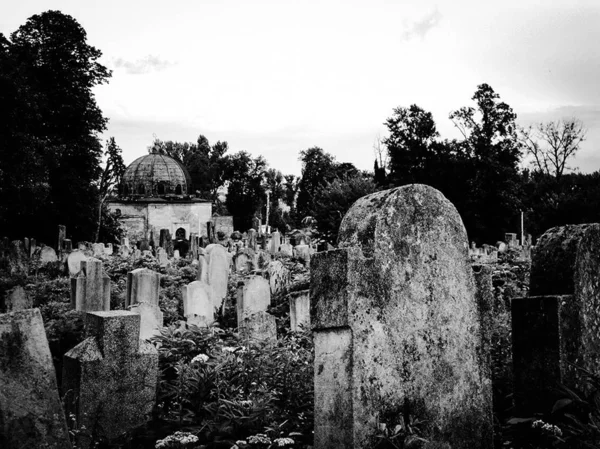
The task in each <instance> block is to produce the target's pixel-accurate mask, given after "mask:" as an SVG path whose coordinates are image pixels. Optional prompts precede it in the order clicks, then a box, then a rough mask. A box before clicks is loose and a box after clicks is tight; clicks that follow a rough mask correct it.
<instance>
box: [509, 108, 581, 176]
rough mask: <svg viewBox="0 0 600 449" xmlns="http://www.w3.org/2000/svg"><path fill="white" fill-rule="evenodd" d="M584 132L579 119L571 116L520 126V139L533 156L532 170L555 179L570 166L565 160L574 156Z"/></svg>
mask: <svg viewBox="0 0 600 449" xmlns="http://www.w3.org/2000/svg"><path fill="white" fill-rule="evenodd" d="M586 134H587V130H586V129H585V127H584V126H583V123H582V122H581V120H578V119H576V118H574V117H572V118H567V119H562V120H557V121H551V122H547V123H538V124H537V125H536V126H535V127H533V126H530V127H529V128H526V129H521V130H520V139H521V142H522V144H523V146H524V147H525V150H526V152H527V154H528V155H529V156H531V157H532V159H533V160H532V167H533V169H534V170H537V171H540V172H542V173H545V174H547V175H551V176H554V177H555V178H556V179H557V180H558V179H560V178H561V177H562V175H563V174H564V172H565V171H566V170H568V169H569V167H568V166H567V161H568V160H569V159H571V158H574V157H575V154H576V153H577V151H579V146H580V145H581V143H582V142H583V141H584V140H585V136H586Z"/></svg>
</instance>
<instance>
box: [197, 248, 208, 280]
mask: <svg viewBox="0 0 600 449" xmlns="http://www.w3.org/2000/svg"><path fill="white" fill-rule="evenodd" d="M196 280H197V281H202V282H204V283H206V284H208V261H207V260H206V252H205V251H204V249H202V251H198V274H197V276H196Z"/></svg>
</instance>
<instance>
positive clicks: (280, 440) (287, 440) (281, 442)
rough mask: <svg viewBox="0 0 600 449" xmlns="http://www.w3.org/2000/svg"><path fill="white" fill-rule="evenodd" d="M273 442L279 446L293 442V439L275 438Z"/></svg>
mask: <svg viewBox="0 0 600 449" xmlns="http://www.w3.org/2000/svg"><path fill="white" fill-rule="evenodd" d="M273 442H274V443H277V446H279V447H282V446H287V445H291V444H294V440H292V439H291V438H275V441H273Z"/></svg>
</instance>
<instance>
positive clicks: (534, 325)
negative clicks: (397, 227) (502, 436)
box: [511, 224, 600, 414]
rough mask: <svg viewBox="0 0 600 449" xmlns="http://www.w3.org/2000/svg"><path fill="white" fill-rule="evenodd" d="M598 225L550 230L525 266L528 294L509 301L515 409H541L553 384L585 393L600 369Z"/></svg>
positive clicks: (552, 396) (550, 399) (553, 392)
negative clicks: (528, 274) (528, 271)
mask: <svg viewBox="0 0 600 449" xmlns="http://www.w3.org/2000/svg"><path fill="white" fill-rule="evenodd" d="M599 269H600V225H599V224H584V225H567V226H561V227H556V228H551V229H549V230H548V231H546V232H545V233H544V234H543V235H542V236H541V237H540V239H539V241H538V243H537V245H536V247H535V251H534V253H533V259H532V264H531V277H530V289H529V292H530V294H531V295H532V296H529V297H525V298H515V299H513V301H512V303H511V304H512V336H513V366H514V390H515V391H514V395H515V406H516V408H517V411H518V412H519V413H521V414H523V413H527V412H529V411H547V410H542V408H546V409H548V407H550V408H551V407H552V404H553V401H556V400H557V399H560V397H559V396H558V395H556V387H557V384H559V383H560V384H563V385H566V386H567V387H574V388H576V389H578V390H581V391H583V392H586V393H589V392H590V385H589V383H588V379H587V377H586V376H585V375H584V374H583V373H582V371H581V370H580V369H578V367H579V368H583V369H585V370H587V371H589V372H592V373H597V372H599V371H600V359H599V358H598V354H599V353H600V352H599V351H600V350H599V348H600V324H599V323H600V285H599V283H598V273H599Z"/></svg>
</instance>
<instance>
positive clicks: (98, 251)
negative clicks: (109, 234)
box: [92, 243, 104, 257]
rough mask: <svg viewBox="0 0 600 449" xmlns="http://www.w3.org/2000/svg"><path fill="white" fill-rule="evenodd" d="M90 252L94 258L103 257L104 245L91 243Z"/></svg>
mask: <svg viewBox="0 0 600 449" xmlns="http://www.w3.org/2000/svg"><path fill="white" fill-rule="evenodd" d="M92 251H94V254H93V255H94V257H104V243H93V244H92Z"/></svg>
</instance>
